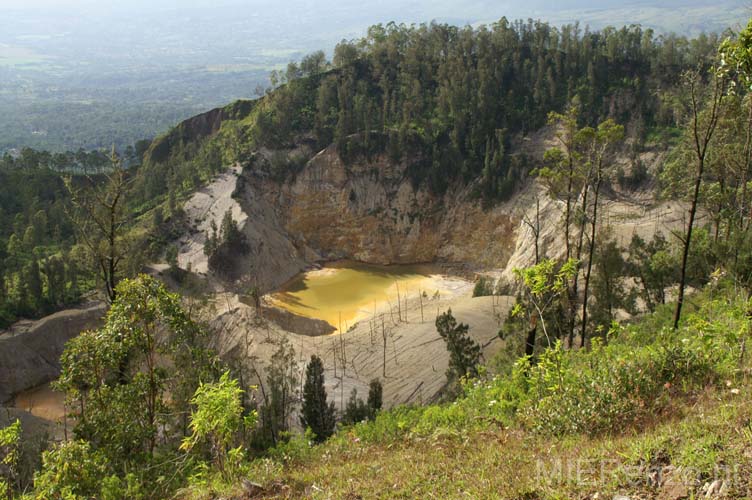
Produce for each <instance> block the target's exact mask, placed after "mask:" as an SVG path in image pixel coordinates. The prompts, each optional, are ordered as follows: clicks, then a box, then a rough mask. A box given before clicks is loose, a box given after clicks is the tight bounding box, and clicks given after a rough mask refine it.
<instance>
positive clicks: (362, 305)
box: [271, 262, 439, 331]
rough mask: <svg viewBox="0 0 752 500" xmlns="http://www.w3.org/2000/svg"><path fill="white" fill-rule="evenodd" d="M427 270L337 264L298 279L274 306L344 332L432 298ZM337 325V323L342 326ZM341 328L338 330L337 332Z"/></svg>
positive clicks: (433, 281)
mask: <svg viewBox="0 0 752 500" xmlns="http://www.w3.org/2000/svg"><path fill="white" fill-rule="evenodd" d="M431 271H432V270H431V266H428V265H392V266H377V265H372V264H363V263H356V262H336V263H332V264H327V265H326V266H325V267H323V268H322V269H316V270H313V271H308V272H306V273H303V274H300V275H298V276H296V277H295V278H293V279H292V280H290V281H289V282H288V283H286V284H285V285H284V286H283V287H282V289H281V290H280V291H278V292H276V293H273V294H272V295H271V299H272V302H273V303H274V304H275V305H276V306H278V307H281V308H283V309H286V310H288V311H290V312H292V313H295V314H298V315H300V316H306V317H308V318H314V319H321V320H324V321H326V322H327V323H329V324H330V325H332V326H333V327H335V328H337V330H340V328H341V329H342V330H343V331H347V329H348V328H349V327H351V326H352V325H353V324H354V323H356V322H357V321H360V320H362V319H364V318H367V317H370V316H372V315H373V314H374V308H375V309H376V310H377V311H379V312H381V311H382V310H383V309H387V310H388V307H389V305H390V304H391V305H392V306H393V307H394V310H395V314H396V310H397V290H398V289H399V296H400V299H401V303H402V304H403V307H404V303H405V300H406V299H407V300H409V301H410V302H414V301H416V300H417V299H418V295H419V293H421V292H423V291H425V292H426V294H427V295H429V296H431V295H433V293H434V292H436V290H437V289H438V288H439V287H438V284H437V281H438V280H437V279H436V278H437V276H436V274H432V272H431ZM340 322H341V323H340ZM340 324H341V326H340Z"/></svg>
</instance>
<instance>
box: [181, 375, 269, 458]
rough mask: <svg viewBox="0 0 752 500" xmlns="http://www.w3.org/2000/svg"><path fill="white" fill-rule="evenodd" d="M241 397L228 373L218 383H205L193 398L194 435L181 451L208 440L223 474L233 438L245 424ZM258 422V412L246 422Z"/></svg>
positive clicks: (192, 425) (192, 430) (192, 432)
mask: <svg viewBox="0 0 752 500" xmlns="http://www.w3.org/2000/svg"><path fill="white" fill-rule="evenodd" d="M242 394H243V390H242V389H241V388H240V386H239V385H238V381H237V380H235V379H231V378H230V373H229V372H225V373H223V374H222V376H221V377H220V379H219V381H217V382H213V383H208V384H203V383H202V384H201V385H200V386H199V387H198V389H196V393H195V394H194V396H193V399H191V404H192V405H193V406H194V407H195V408H196V409H195V410H194V411H193V412H192V413H191V424H190V427H191V435H190V436H186V437H185V438H184V440H183V443H182V444H181V448H182V449H184V450H190V449H192V448H193V447H194V446H196V445H197V444H198V443H200V442H202V441H207V442H208V443H209V446H210V448H211V454H212V456H213V459H214V464H215V466H216V467H217V468H218V469H219V471H220V472H224V471H225V463H226V462H227V454H228V451H229V448H230V446H231V445H232V441H233V437H234V436H235V435H236V433H237V432H238V430H239V429H240V426H241V424H242V423H243V418H242V415H243V404H242V400H241V397H242ZM255 421H256V413H255V412H251V413H250V414H249V415H248V416H247V418H246V423H247V424H248V425H249V426H252V425H254V424H255Z"/></svg>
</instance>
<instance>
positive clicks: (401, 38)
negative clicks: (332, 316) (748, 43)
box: [142, 19, 718, 202]
mask: <svg viewBox="0 0 752 500" xmlns="http://www.w3.org/2000/svg"><path fill="white" fill-rule="evenodd" d="M717 44H718V40H717V38H714V37H701V38H698V39H696V40H693V41H692V42H691V43H690V42H689V41H687V40H685V39H681V38H677V37H656V36H655V34H654V33H653V32H652V31H650V30H645V31H643V30H642V29H640V28H638V27H630V28H622V29H619V30H616V29H613V28H609V29H605V30H603V31H600V32H593V33H590V32H587V33H584V32H582V31H581V30H580V29H579V28H578V27H576V26H565V27H563V28H562V29H560V30H559V29H554V28H553V27H551V26H549V25H547V24H545V23H534V22H532V21H531V22H528V23H523V22H514V23H512V22H509V21H507V20H506V19H502V20H500V21H499V22H497V23H494V24H493V25H491V26H487V27H483V28H478V29H473V28H469V27H466V28H457V27H453V26H449V25H443V24H432V25H430V26H429V25H421V26H413V27H406V26H401V25H395V24H389V25H387V26H382V25H377V26H373V27H372V28H370V29H369V32H368V36H367V37H365V38H363V39H361V40H356V41H353V42H343V43H341V44H340V45H338V46H337V48H336V50H335V53H334V58H333V60H332V63H331V65H326V64H324V63H323V62H322V61H321V60H320V59H316V61H317V63H316V64H307V63H306V64H301V66H300V67H299V66H297V65H294V64H293V65H290V67H289V68H288V71H287V72H286V73H284V74H282V75H279V76H278V77H277V78H276V80H277V81H278V82H279V83H282V82H284V84H283V85H281V86H280V87H278V88H277V89H276V90H275V91H274V92H271V93H270V94H267V95H266V96H265V97H264V98H262V99H260V100H259V101H258V102H257V103H256V104H255V105H253V106H249V105H247V104H246V103H244V102H242V101H240V102H238V103H236V104H234V105H232V106H228V107H226V108H224V109H223V110H221V111H220V116H221V117H222V119H223V121H222V124H221V127H220V129H219V131H218V132H217V133H216V134H215V135H214V136H212V137H211V138H207V137H206V135H205V134H194V135H193V137H194V138H195V139H196V140H194V141H193V142H188V141H186V139H185V134H186V133H187V132H188V131H187V130H186V125H185V124H183V125H181V126H180V127H178V128H177V129H175V130H174V131H173V132H171V133H169V134H167V135H166V136H164V137H162V138H159V139H158V140H157V141H156V142H155V144H154V146H152V150H151V152H150V153H148V154H147V161H146V162H145V163H146V170H147V171H155V170H156V169H159V170H160V171H162V172H164V170H165V169H167V172H168V175H167V176H165V175H161V176H157V175H151V176H145V177H144V181H145V185H144V186H142V189H143V190H144V192H145V193H150V195H151V196H157V195H159V194H161V193H164V192H166V191H167V190H168V186H167V182H166V181H165V179H167V180H169V179H173V180H172V181H170V182H171V183H172V185H175V186H178V188H179V187H180V186H190V185H191V184H193V183H194V182H195V180H196V179H204V178H206V176H207V175H210V173H211V172H212V171H214V170H215V169H219V168H221V167H222V165H226V164H228V163H232V162H235V161H239V162H240V163H242V164H253V165H254V167H255V168H257V169H259V170H261V171H266V172H268V173H270V174H271V175H273V176H274V177H275V178H278V179H284V178H285V177H287V176H293V175H295V173H296V172H297V169H298V168H299V165H300V159H301V158H300V157H293V156H292V155H287V154H286V153H285V155H284V157H283V158H279V159H278V160H277V161H274V162H266V161H262V160H260V159H258V158H257V157H255V156H254V154H253V153H254V151H256V150H257V149H258V148H259V147H261V146H266V147H268V148H271V149H275V150H282V151H283V152H285V151H290V150H291V149H292V147H293V146H294V145H295V144H296V143H299V142H305V140H304V138H310V137H311V136H312V137H313V140H314V142H315V144H314V145H315V148H316V149H320V148H324V147H326V146H329V145H330V144H332V143H334V144H335V145H336V147H337V148H338V151H339V153H340V155H341V156H342V158H343V159H344V160H345V162H346V163H351V162H354V161H361V160H363V161H369V160H371V159H374V158H375V157H377V156H386V157H388V158H390V159H391V160H393V161H404V162H406V164H407V167H408V168H407V171H408V175H409V176H410V178H411V179H412V181H413V182H414V183H415V184H416V185H424V186H427V187H429V188H430V189H432V190H434V191H435V192H439V193H442V192H444V191H445V190H446V189H447V188H448V187H449V186H451V185H454V184H456V183H470V182H476V183H477V190H476V191H477V194H478V196H480V197H482V198H483V199H484V200H486V201H487V202H493V201H494V200H498V199H504V198H506V197H508V196H509V195H510V194H511V193H512V192H513V190H514V188H515V186H517V185H519V183H520V182H521V181H522V180H523V179H524V177H525V174H526V172H527V171H528V170H529V169H530V168H531V167H533V165H530V162H529V160H528V159H526V158H525V157H524V156H519V155H510V154H509V151H510V147H509V146H510V141H511V139H512V138H513V137H514V136H515V135H516V134H519V133H523V134H524V133H528V132H532V131H535V130H537V129H539V128H540V127H541V126H543V125H545V124H546V121H547V118H548V115H549V112H550V111H557V112H561V111H563V110H564V109H565V108H567V106H568V105H569V103H572V102H575V101H579V102H580V103H581V106H580V114H578V115H577V116H576V117H574V119H576V121H577V122H578V123H580V122H581V123H583V124H586V125H593V126H594V125H597V124H598V123H599V122H601V121H604V120H605V119H606V118H612V119H614V120H616V121H617V122H619V123H627V122H630V123H632V124H633V125H634V126H633V130H634V131H635V135H636V140H637V144H638V146H639V144H641V143H642V142H643V141H644V140H645V139H646V137H647V132H648V131H649V130H651V129H653V128H655V127H666V126H673V125H675V123H674V115H673V108H672V106H671V104H670V102H669V101H667V100H666V99H663V98H662V96H663V95H664V94H665V93H670V92H671V91H672V89H674V88H675V86H676V83H677V82H678V80H679V76H680V75H681V73H682V71H684V70H686V69H689V68H694V67H697V66H698V65H700V66H702V67H704V68H708V67H709V65H710V64H711V63H712V60H713V57H714V54H715V51H716V49H717ZM157 183H158V184H157Z"/></svg>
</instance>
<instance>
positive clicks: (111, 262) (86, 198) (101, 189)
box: [66, 149, 136, 302]
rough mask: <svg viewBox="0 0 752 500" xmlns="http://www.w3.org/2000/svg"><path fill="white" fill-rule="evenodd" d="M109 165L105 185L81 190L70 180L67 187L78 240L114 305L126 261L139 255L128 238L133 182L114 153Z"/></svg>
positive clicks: (96, 185)
mask: <svg viewBox="0 0 752 500" xmlns="http://www.w3.org/2000/svg"><path fill="white" fill-rule="evenodd" d="M110 161H111V163H112V169H111V171H110V172H108V173H107V174H105V177H106V180H105V182H104V183H98V182H96V181H94V180H90V187H89V188H88V189H79V188H77V187H76V186H75V185H74V182H73V181H72V179H71V178H68V179H67V181H66V186H67V187H68V190H69V192H70V196H71V199H72V201H73V205H74V207H75V211H74V212H73V213H72V218H73V224H74V227H75V228H76V230H77V231H78V233H77V234H78V237H79V239H80V241H81V242H82V243H84V244H85V245H86V246H87V247H88V249H89V251H90V252H91V255H92V256H93V258H94V260H95V262H96V265H97V270H98V273H99V277H100V279H101V280H102V283H103V284H104V290H105V294H106V296H107V299H108V300H109V301H110V302H114V300H115V297H116V294H117V284H118V282H119V281H120V279H122V275H123V272H122V268H123V267H124V260H125V259H128V258H134V257H135V256H136V252H135V251H134V249H133V248H129V244H128V243H129V241H128V239H127V238H126V231H127V229H128V223H129V221H130V218H131V214H130V213H129V211H128V210H127V206H126V202H127V196H128V192H129V187H130V181H129V180H128V176H127V173H126V171H125V169H124V168H123V166H122V163H121V161H120V159H119V158H118V157H117V155H116V154H115V151H114V149H113V152H112V156H111V158H110Z"/></svg>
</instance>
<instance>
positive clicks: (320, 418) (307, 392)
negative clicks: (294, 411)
mask: <svg viewBox="0 0 752 500" xmlns="http://www.w3.org/2000/svg"><path fill="white" fill-rule="evenodd" d="M355 396H356V397H357V393H356V394H355ZM326 398H327V396H326V388H325V387H324V363H323V362H322V361H321V358H319V357H318V356H316V355H315V354H314V355H312V356H311V360H310V361H309V362H308V366H306V377H305V383H304V385H303V408H302V409H301V415H300V424H301V425H302V426H303V427H304V428H310V429H311V431H313V433H314V435H315V436H316V438H315V439H316V441H317V442H319V443H321V442H324V441H326V440H327V439H328V438H329V436H331V435H332V434H334V427H335V425H336V418H335V410H334V402H333V401H332V402H327V400H326Z"/></svg>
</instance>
